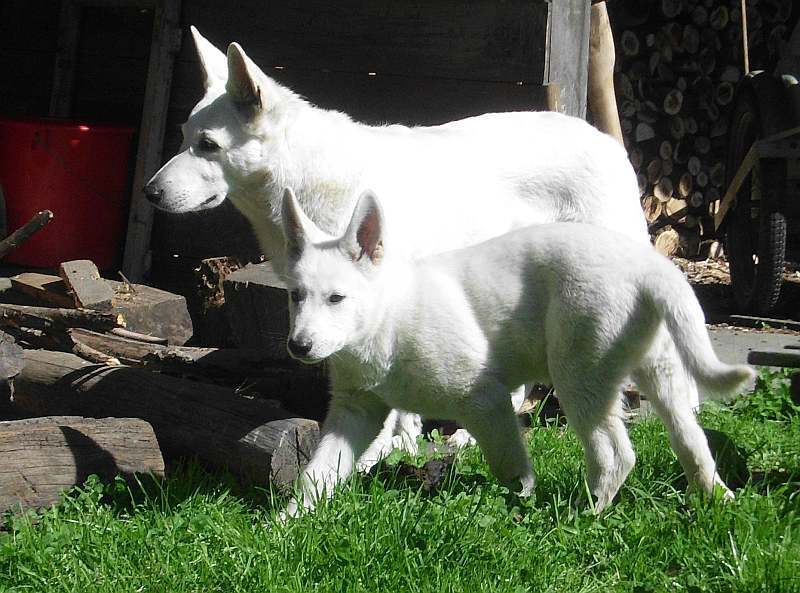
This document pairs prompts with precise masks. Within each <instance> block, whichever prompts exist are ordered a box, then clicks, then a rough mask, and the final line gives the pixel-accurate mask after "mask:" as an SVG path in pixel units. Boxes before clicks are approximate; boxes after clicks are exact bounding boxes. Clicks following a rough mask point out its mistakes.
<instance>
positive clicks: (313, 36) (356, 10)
mask: <svg viewBox="0 0 800 593" xmlns="http://www.w3.org/2000/svg"><path fill="white" fill-rule="evenodd" d="M559 2H561V0H559ZM242 4H243V6H241V5H240V6H241V8H242V10H240V11H231V12H229V13H227V14H226V18H220V7H219V3H218V2H215V1H214V0H194V1H192V2H187V3H186V7H185V11H184V15H183V19H184V22H185V23H187V24H189V23H191V24H194V25H195V26H197V27H198V29H199V30H200V31H201V32H202V33H203V34H204V35H205V36H207V37H208V38H209V40H210V41H212V42H213V43H215V44H216V45H217V46H218V47H220V48H221V49H223V51H224V48H225V47H226V46H227V45H228V43H230V42H231V41H238V42H239V43H241V44H242V46H243V47H244V49H245V51H246V52H247V53H248V55H250V56H251V57H252V58H253V59H254V60H255V62H256V63H257V64H259V65H260V66H263V67H265V68H270V67H271V66H275V65H278V66H283V67H287V68H288V67H292V68H298V69H304V70H316V71H326V70H327V71H330V72H339V73H343V72H351V73H356V72H357V73H367V72H376V73H377V74H378V75H379V76H380V75H387V74H395V75H403V76H414V77H418V78H422V77H440V78H457V79H465V80H492V81H497V80H501V81H512V82H513V81H526V82H532V83H535V84H541V82H542V78H543V67H544V63H543V60H542V56H543V55H544V42H545V39H546V27H547V12H548V3H547V2H545V1H544V0H533V1H531V0H506V1H504V2H496V1H495V0H437V1H436V2H430V1H425V0H410V1H405V2H387V1H373V2H365V1H364V0H342V1H340V2H329V1H328V0H307V1H305V2H285V1H283V2H269V3H256V2H246V3H242ZM187 45H188V44H187ZM185 50H186V51H185V52H184V53H183V54H182V57H183V58H188V59H191V60H194V59H195V58H194V56H193V55H192V54H193V51H194V50H193V48H191V47H187V48H185Z"/></svg>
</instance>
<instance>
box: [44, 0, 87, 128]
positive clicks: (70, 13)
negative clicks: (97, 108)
mask: <svg viewBox="0 0 800 593" xmlns="http://www.w3.org/2000/svg"><path fill="white" fill-rule="evenodd" d="M79 30H80V7H79V6H78V5H77V4H76V3H75V2H74V0H61V12H60V14H59V21H58V50H57V52H56V63H55V67H54V70H53V90H52V93H51V96H50V115H51V116H53V117H67V116H68V115H69V114H70V108H71V106H72V90H73V86H74V82H75V70H76V67H75V64H76V56H77V53H78V32H79Z"/></svg>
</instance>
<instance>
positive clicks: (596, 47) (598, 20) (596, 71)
mask: <svg viewBox="0 0 800 593" xmlns="http://www.w3.org/2000/svg"><path fill="white" fill-rule="evenodd" d="M614 59H615V52H614V37H613V35H612V34H611V23H610V22H609V20H608V11H607V9H606V3H605V2H597V3H596V4H593V5H592V12H591V35H590V36H589V65H588V73H587V87H588V89H587V93H588V104H589V111H591V113H592V121H593V123H594V125H595V126H596V127H597V128H598V129H599V130H600V131H602V132H605V133H606V134H610V135H611V136H613V137H614V138H616V139H617V141H618V142H619V143H620V144H622V145H624V141H623V139H622V128H621V127H620V122H619V112H618V111H617V97H616V94H615V92H614Z"/></svg>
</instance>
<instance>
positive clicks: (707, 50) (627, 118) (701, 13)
mask: <svg viewBox="0 0 800 593" xmlns="http://www.w3.org/2000/svg"><path fill="white" fill-rule="evenodd" d="M793 9H794V6H793V2H792V0H748V1H747V14H746V17H747V29H748V42H749V43H748V47H749V59H750V68H751V69H757V68H769V66H770V65H771V64H774V63H775V61H776V59H777V57H778V51H779V47H780V44H781V43H782V42H783V41H784V40H786V39H787V38H788V36H789V35H790V34H791V29H790V26H791V24H792V23H793V20H792V17H793ZM609 10H610V11H612V26H613V27H614V32H615V38H616V47H617V61H616V70H617V71H616V74H615V87H616V92H617V101H618V108H619V114H620V120H621V124H622V130H623V135H624V137H625V144H626V147H627V149H628V153H629V157H630V160H631V163H632V164H633V166H634V169H635V170H636V172H637V176H638V179H639V187H640V189H641V192H642V208H643V210H644V213H645V217H646V219H647V222H648V224H649V226H650V229H651V233H654V234H660V233H662V232H664V231H671V232H670V235H669V236H668V237H667V238H665V239H664V240H662V242H661V245H660V246H659V247H660V248H662V249H663V250H668V251H666V252H667V253H668V254H670V255H675V254H681V255H683V256H686V257H692V256H696V255H697V249H698V248H699V245H700V237H701V234H702V232H703V231H704V229H703V228H702V225H703V223H704V221H703V217H704V216H705V215H706V214H707V212H708V206H709V204H710V203H712V202H714V201H715V200H718V199H719V198H720V197H721V195H722V194H724V187H723V186H724V184H725V159H726V151H727V133H728V118H729V115H730V110H731V108H732V107H733V103H734V94H735V88H736V84H737V83H738V82H739V80H740V79H741V78H742V76H743V73H744V66H743V64H744V59H743V50H742V13H741V0H657V1H655V2H638V1H637V2H633V1H632V0H623V1H621V2H612V3H610V4H609ZM708 230H709V229H705V231H706V232H707V231H708Z"/></svg>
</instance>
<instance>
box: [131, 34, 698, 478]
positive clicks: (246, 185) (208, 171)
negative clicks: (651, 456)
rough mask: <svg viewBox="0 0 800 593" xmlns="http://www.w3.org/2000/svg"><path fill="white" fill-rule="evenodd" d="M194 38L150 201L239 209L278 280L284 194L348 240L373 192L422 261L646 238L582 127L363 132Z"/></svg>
mask: <svg viewBox="0 0 800 593" xmlns="http://www.w3.org/2000/svg"><path fill="white" fill-rule="evenodd" d="M192 34H193V36H194V40H195V44H196V46H197V50H198V53H199V55H200V62H201V64H202V66H203V70H204V73H205V87H206V94H205V96H204V97H203V99H202V100H201V101H200V102H199V103H198V104H197V105H196V106H195V108H194V109H193V110H192V113H191V115H190V116H189V119H188V121H187V122H186V123H185V124H184V126H183V137H184V143H183V147H182V150H181V152H180V153H179V154H178V155H176V156H175V157H173V158H172V159H171V160H170V161H169V162H168V163H167V164H165V165H164V166H163V167H162V168H161V169H160V170H159V171H158V172H157V173H156V174H155V175H154V176H153V178H152V179H151V180H150V181H149V183H148V184H147V186H146V187H145V194H146V195H147V196H148V198H149V199H150V200H151V201H152V202H153V203H154V204H155V205H156V206H157V207H159V208H161V209H163V210H167V211H170V212H188V211H194V210H201V209H205V208H211V207H213V206H216V205H218V204H220V203H221V202H222V201H223V200H225V199H228V200H231V202H232V203H233V204H234V205H235V206H236V208H238V209H239V210H240V211H241V212H242V213H243V214H244V215H245V217H247V219H248V220H249V222H250V223H251V224H252V227H253V230H254V231H255V234H256V236H257V238H258V240H259V242H260V244H261V246H262V249H263V250H264V253H265V254H267V255H268V256H270V257H272V258H274V261H275V264H276V267H277V268H278V270H279V271H280V269H281V268H282V267H283V260H284V245H283V237H282V234H281V228H280V219H281V210H280V201H281V192H282V191H283V188H285V187H292V188H294V190H295V192H296V195H297V199H298V201H299V202H300V204H301V205H302V207H303V209H304V210H305V211H306V212H307V213H308V216H309V217H310V218H311V219H312V220H313V221H314V222H315V223H316V224H317V225H318V226H319V227H320V228H321V229H323V230H324V231H326V232H328V233H330V234H332V235H338V234H340V233H341V232H342V231H343V230H344V228H345V226H346V225H347V222H348V221H349V219H350V215H351V213H352V211H353V206H354V204H355V200H356V198H357V197H358V195H360V193H361V192H362V191H364V190H365V189H366V188H371V189H373V190H374V191H376V192H377V193H378V195H380V196H381V200H382V203H383V207H384V208H385V210H386V213H387V215H388V216H389V217H390V219H391V221H392V232H393V235H394V237H395V238H396V249H402V250H404V251H405V252H407V254H408V255H410V256H414V257H416V256H421V255H428V254H432V253H440V252H443V251H446V250H449V249H454V248H458V247H464V246H467V245H472V244H475V243H478V242H480V241H483V240H485V239H488V238H490V237H494V236H497V235H500V234H502V233H505V232H507V231H510V230H512V229H515V228H519V227H522V226H526V225H530V224H535V223H546V222H554V221H578V222H587V223H591V224H595V225H598V226H601V227H605V228H607V229H612V230H616V231H618V232H620V233H622V234H625V235H627V236H629V237H632V238H634V239H636V240H638V241H639V242H640V243H642V244H644V243H646V242H647V241H648V240H649V238H648V234H647V229H646V225H645V221H644V216H643V215H642V211H641V208H640V205H639V200H638V196H639V189H638V185H637V182H636V176H635V174H634V172H633V169H632V168H631V166H630V164H629V162H628V160H627V155H626V153H625V150H624V149H623V148H622V147H621V146H620V145H619V144H617V142H616V141H614V140H613V139H612V138H611V137H609V136H607V135H605V134H603V133H601V132H599V131H598V130H596V129H595V128H593V127H592V126H590V125H589V124H587V123H586V122H584V121H582V120H580V119H578V118H572V117H567V116H564V115H560V114H557V113H549V112H538V113H537V112H524V113H522V112H521V113H502V114H489V115H483V116H479V117H472V118H468V119H464V120H460V121H455V122H451V123H448V124H444V125H441V126H435V127H417V128H409V127H405V126H398V125H392V126H379V127H373V126H366V125H362V124H359V123H356V122H354V121H352V120H351V119H350V118H349V117H348V116H347V115H344V114H342V113H337V112H334V111H326V110H322V109H318V108H315V107H314V106H312V105H310V104H309V103H307V102H306V101H304V100H303V99H301V98H300V97H298V96H297V95H296V94H295V93H293V92H292V91H290V90H289V89H287V88H285V87H283V86H281V85H279V84H278V83H277V82H275V81H274V80H273V79H271V78H270V77H269V76H267V75H266V74H264V73H263V72H262V71H261V70H260V69H259V68H258V67H257V66H256V65H255V64H253V62H252V61H251V60H250V59H249V58H248V57H247V56H246V55H245V53H244V51H243V50H242V48H241V47H239V45H237V44H235V43H233V44H231V45H230V46H229V47H228V53H227V57H226V56H225V54H223V53H222V52H221V51H219V50H218V49H217V48H215V47H214V46H213V45H212V44H211V43H209V42H208V41H207V40H206V39H205V38H203V37H202V36H201V35H200V34H199V33H198V32H197V30H196V29H194V28H192ZM664 339H666V340H667V341H668V340H669V338H668V336H666V337H664ZM659 352H660V353H661V354H660V355H659V356H658V357H657V358H654V359H653V361H652V365H653V368H654V369H655V367H658V368H659V370H660V372H665V373H669V374H670V375H671V376H676V377H677V378H676V380H678V381H682V379H683V376H684V375H685V373H684V371H683V369H682V367H681V364H680V361H679V360H678V357H677V355H676V354H675V353H674V352H673V353H672V356H671V357H670V356H668V355H665V354H664V352H665V349H663V348H662V349H660V350H659ZM654 372H655V370H654ZM520 395H521V392H519V391H518V392H517V398H516V401H518V402H519V401H520V400H521V397H520ZM695 403H696V402H695ZM395 424H396V425H397V427H396V428H395ZM420 426H421V423H420V422H419V418H418V417H416V416H414V415H406V414H393V415H391V416H390V418H389V419H387V430H386V431H384V432H383V433H382V434H381V436H380V438H379V439H377V440H376V442H375V446H374V447H373V448H372V449H370V451H369V452H368V453H367V455H365V462H364V465H365V466H369V465H370V464H371V463H372V462H373V461H374V460H375V459H377V458H378V457H380V456H381V455H382V454H383V453H384V452H385V451H386V450H387V449H389V448H390V447H391V445H392V443H391V434H392V430H393V429H394V430H396V431H397V432H399V433H400V435H401V436H402V437H403V438H402V441H403V444H404V445H405V446H406V448H409V449H412V450H413V448H414V446H415V443H416V436H417V435H418V434H419V432H420ZM461 436H462V441H463V440H466V439H465V438H464V437H465V435H463V434H462V435H461Z"/></svg>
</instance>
